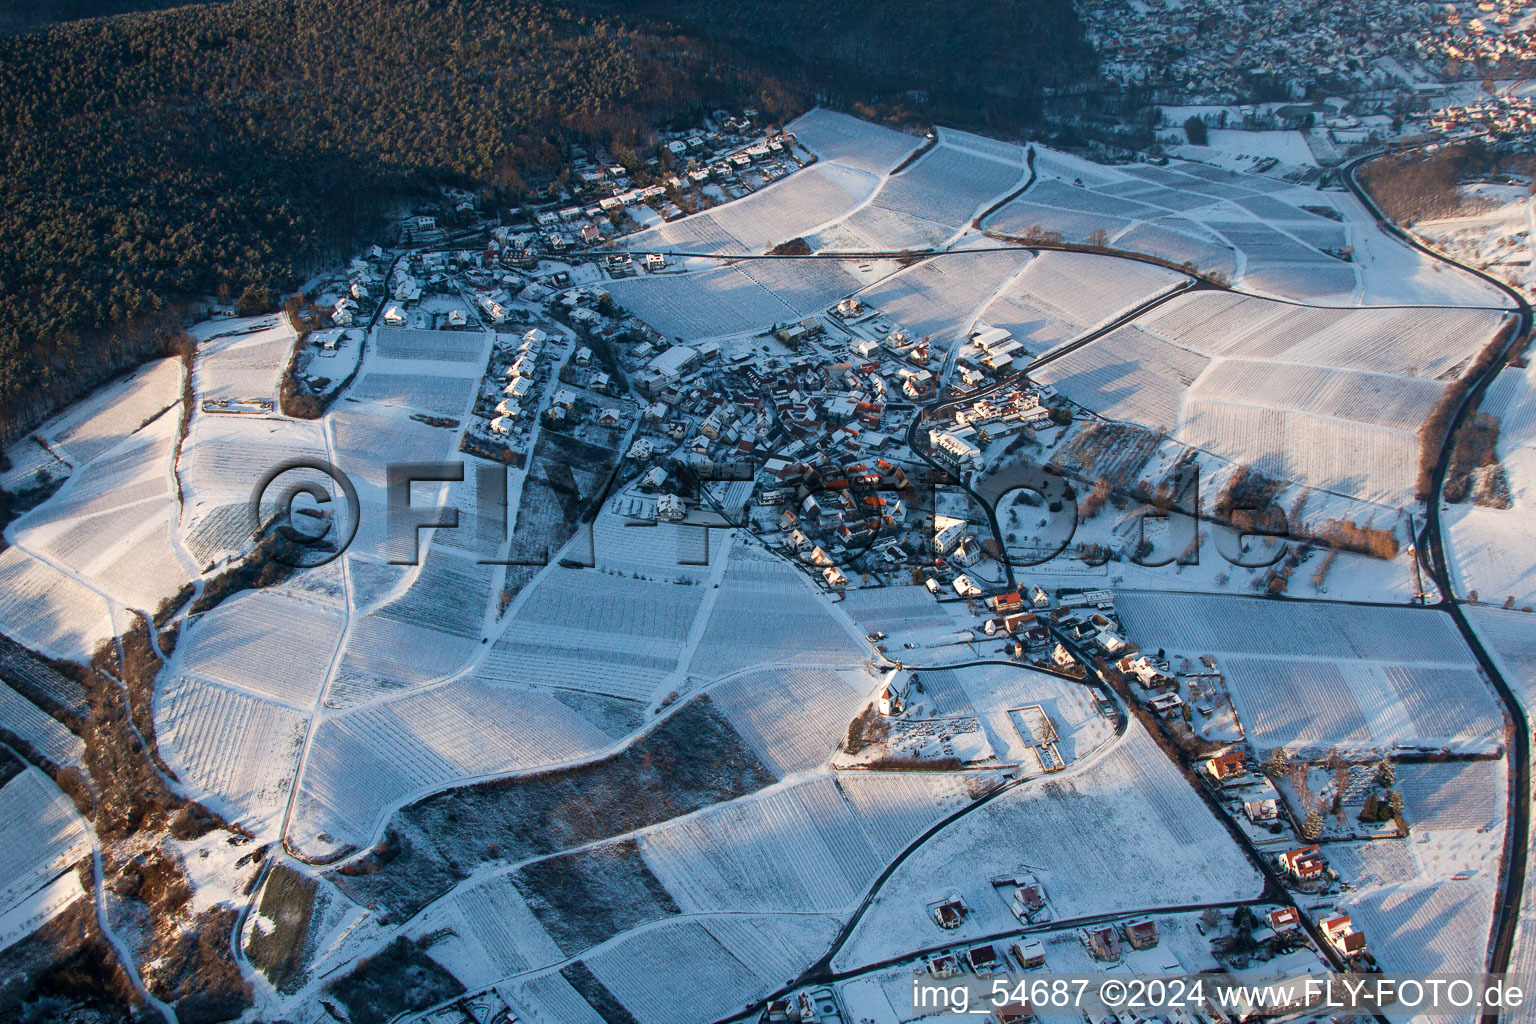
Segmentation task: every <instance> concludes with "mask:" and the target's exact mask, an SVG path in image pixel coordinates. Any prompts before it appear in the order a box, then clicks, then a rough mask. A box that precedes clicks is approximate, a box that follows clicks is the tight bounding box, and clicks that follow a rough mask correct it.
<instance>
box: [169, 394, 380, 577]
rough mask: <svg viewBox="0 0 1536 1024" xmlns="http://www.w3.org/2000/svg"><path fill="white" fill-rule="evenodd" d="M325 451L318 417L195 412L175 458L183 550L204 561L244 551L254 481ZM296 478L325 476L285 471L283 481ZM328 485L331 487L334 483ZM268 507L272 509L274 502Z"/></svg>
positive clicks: (249, 530)
mask: <svg viewBox="0 0 1536 1024" xmlns="http://www.w3.org/2000/svg"><path fill="white" fill-rule="evenodd" d="M325 457H326V451H325V444H324V439H323V436H322V434H321V427H320V424H319V423H317V422H299V421H296V420H276V419H245V418H243V417H239V416H216V415H210V414H207V413H201V412H197V413H194V414H193V416H192V426H191V429H190V431H189V432H188V434H187V439H186V442H185V443H184V444H183V446H182V452H181V459H180V464H179V474H180V477H181V488H182V494H183V516H182V522H181V534H182V538H183V542H184V543H185V544H186V546H187V550H188V552H189V553H190V554H191V555H192V557H193V558H194V559H196V560H197V562H198V563H199V564H201V565H205V566H206V565H208V564H209V563H212V562H214V561H216V560H218V559H221V558H226V557H230V556H233V555H238V554H241V553H243V552H244V551H245V550H246V549H248V548H249V547H250V545H251V543H252V533H253V530H252V524H251V517H250V501H251V492H252V491H253V490H254V489H255V487H256V485H257V483H259V482H260V481H261V480H262V479H263V478H264V477H265V476H266V474H267V473H269V472H271V471H272V470H274V469H276V468H277V467H279V466H282V465H285V464H290V463H291V462H293V461H294V460H299V459H314V460H320V459H324V458H325ZM341 468H342V469H345V470H348V471H350V467H346V466H342V467H341ZM301 478H303V479H312V480H314V481H315V482H317V483H324V482H325V478H324V477H322V476H320V475H319V474H314V473H308V474H294V475H293V476H289V475H285V476H284V477H283V480H282V483H288V482H290V481H297V480H298V479H301ZM329 489H331V490H332V491H334V489H335V485H334V484H330V485H329ZM263 511H268V510H267V509H264V510H263ZM270 511H272V512H275V511H276V508H275V506H273V507H272V508H271V509H270Z"/></svg>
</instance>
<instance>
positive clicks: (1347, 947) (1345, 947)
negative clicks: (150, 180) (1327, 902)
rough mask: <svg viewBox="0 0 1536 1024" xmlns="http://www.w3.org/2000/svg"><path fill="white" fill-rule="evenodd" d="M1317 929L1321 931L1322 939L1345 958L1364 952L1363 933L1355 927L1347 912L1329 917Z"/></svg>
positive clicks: (1348, 958)
mask: <svg viewBox="0 0 1536 1024" xmlns="http://www.w3.org/2000/svg"><path fill="white" fill-rule="evenodd" d="M1319 929H1320V930H1321V931H1322V933H1323V940H1324V941H1325V942H1327V943H1328V945H1330V946H1332V947H1333V949H1334V951H1335V952H1336V953H1338V954H1339V956H1341V957H1343V958H1344V959H1345V960H1350V959H1352V958H1354V957H1357V956H1361V955H1363V954H1364V953H1365V952H1366V946H1365V933H1364V932H1362V931H1361V930H1360V929H1358V928H1356V927H1355V925H1354V923H1353V922H1352V921H1350V919H1349V915H1348V914H1340V915H1339V916H1338V917H1332V918H1329V919H1328V920H1326V921H1324V922H1322V924H1321V925H1320V926H1319Z"/></svg>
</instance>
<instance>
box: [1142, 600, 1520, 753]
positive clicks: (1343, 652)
mask: <svg viewBox="0 0 1536 1024" xmlns="http://www.w3.org/2000/svg"><path fill="white" fill-rule="evenodd" d="M1116 607H1117V608H1118V609H1119V611H1120V612H1121V614H1122V616H1123V621H1124V623H1125V628H1126V631H1127V633H1128V635H1129V636H1130V637H1131V639H1133V640H1135V641H1136V642H1137V643H1138V644H1140V645H1141V646H1142V648H1143V649H1146V650H1157V649H1159V648H1161V649H1164V650H1167V651H1169V652H1173V653H1176V654H1179V655H1182V656H1185V657H1187V658H1190V659H1196V658H1198V657H1200V656H1201V655H1211V656H1214V657H1215V659H1216V663H1217V670H1218V671H1220V672H1222V673H1223V675H1224V676H1225V679H1226V684H1227V687H1228V689H1229V691H1230V692H1231V694H1232V697H1233V700H1234V701H1235V703H1236V707H1237V711H1238V715H1239V717H1240V718H1241V720H1242V722H1243V725H1244V727H1245V728H1246V729H1247V733H1248V738H1249V740H1250V741H1251V742H1252V743H1253V744H1254V745H1255V746H1256V747H1258V748H1260V749H1271V748H1274V747H1281V746H1284V747H1290V748H1296V747H1303V748H1318V749H1327V748H1329V747H1332V746H1339V747H1341V748H1354V749H1381V750H1387V749H1391V748H1393V747H1395V746H1397V745H1406V746H1415V745H1425V746H1433V747H1439V746H1446V747H1452V748H1456V749H1462V750H1476V751H1491V750H1495V749H1498V748H1499V747H1500V746H1501V744H1502V735H1503V728H1502V717H1501V714H1500V710H1499V706H1498V704H1497V701H1496V699H1495V697H1494V694H1493V691H1492V689H1491V688H1490V687H1489V685H1488V684H1487V683H1486V682H1484V681H1483V679H1482V677H1481V675H1480V673H1479V672H1478V669H1477V664H1476V662H1475V661H1474V660H1473V658H1472V655H1471V652H1470V651H1468V650H1467V649H1466V646H1465V645H1464V644H1463V643H1462V642H1461V638H1460V636H1459V635H1458V634H1457V633H1456V631H1455V628H1454V627H1453V626H1452V625H1451V622H1450V619H1449V617H1448V616H1446V615H1444V614H1443V613H1441V612H1436V611H1431V610H1428V609H1414V608H1392V607H1374V608H1372V607H1356V606H1346V605H1334V606H1329V605H1319V604H1307V603H1303V602H1286V603H1284V604H1278V603H1274V602H1270V601H1266V600H1263V599H1257V598H1227V597H1216V596H1194V595H1172V594H1167V595H1164V594H1155V593H1147V592H1137V593H1125V594H1121V595H1119V597H1118V598H1117V600H1116Z"/></svg>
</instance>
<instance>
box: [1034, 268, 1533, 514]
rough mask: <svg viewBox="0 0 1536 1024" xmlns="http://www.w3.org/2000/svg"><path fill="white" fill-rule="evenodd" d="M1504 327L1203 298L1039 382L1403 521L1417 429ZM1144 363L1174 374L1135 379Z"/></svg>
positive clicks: (1481, 316)
mask: <svg viewBox="0 0 1536 1024" xmlns="http://www.w3.org/2000/svg"><path fill="white" fill-rule="evenodd" d="M1504 319H1505V314H1504V313H1502V312H1500V311H1498V310H1462V309H1428V308H1415V309H1355V310H1349V309H1330V308H1316V307H1308V306H1298V305H1294V304H1291V303H1284V302H1277V301H1273V300H1268V299H1262V298H1256V297H1253V296H1247V295H1239V294H1235V293H1221V292H1211V291H1203V292H1198V293H1191V294H1188V295H1180V296H1176V297H1175V298H1173V299H1171V300H1170V301H1168V302H1166V303H1163V304H1162V305H1160V306H1159V307H1157V308H1156V309H1154V310H1153V311H1151V312H1150V313H1148V314H1147V315H1146V316H1144V317H1141V318H1140V319H1138V320H1137V321H1136V322H1135V323H1134V324H1132V325H1127V326H1126V327H1125V328H1122V329H1120V330H1117V331H1115V332H1111V333H1110V334H1109V335H1106V336H1105V337H1104V338H1102V339H1099V340H1098V341H1096V342H1094V343H1093V344H1091V345H1087V346H1085V347H1084V348H1082V349H1080V350H1078V351H1076V352H1072V353H1070V354H1069V355H1067V356H1066V357H1065V358H1063V359H1062V360H1060V361H1059V362H1056V363H1052V364H1050V365H1048V366H1047V367H1045V368H1044V370H1043V371H1042V372H1041V374H1040V376H1041V378H1042V379H1043V380H1046V381H1047V382H1049V383H1054V384H1056V386H1057V387H1058V389H1059V390H1061V391H1062V392H1063V393H1064V394H1066V395H1067V397H1069V398H1071V399H1072V400H1073V401H1076V402H1078V403H1079V404H1081V405H1084V406H1086V407H1087V408H1089V409H1091V410H1093V411H1095V412H1098V413H1100V414H1101V415H1104V416H1106V417H1109V418H1114V419H1120V420H1125V421H1128V422H1135V423H1139V424H1142V425H1145V426H1148V427H1151V428H1153V429H1157V430H1160V431H1162V432H1164V433H1166V434H1168V436H1170V437H1172V438H1174V439H1175V440H1177V441H1179V442H1181V443H1183V444H1186V445H1189V446H1190V447H1193V448H1197V449H1200V450H1202V451H1204V452H1207V453H1208V454H1211V455H1215V456H1218V457H1219V458H1222V459H1225V460H1228V461H1229V462H1231V463H1234V464H1247V465H1251V466H1252V467H1253V468H1255V469H1258V470H1260V471H1261V472H1264V473H1266V474H1267V475H1269V476H1271V477H1274V478H1276V479H1279V480H1286V481H1291V482H1294V483H1296V484H1299V485H1301V486H1304V487H1308V488H1313V489H1316V490H1319V491H1323V492H1329V493H1333V494H1337V495H1340V496H1343V497H1348V498H1354V499H1359V500H1364V501H1369V502H1375V503H1378V504H1382V505H1387V506H1391V507H1401V506H1402V505H1404V504H1406V503H1408V502H1410V501H1412V498H1413V493H1414V488H1415V485H1416V473H1417V467H1418V457H1419V448H1420V440H1419V437H1418V429H1419V426H1420V424H1422V423H1423V422H1424V420H1425V419H1427V418H1428V416H1429V415H1430V413H1431V412H1432V410H1433V409H1434V407H1435V405H1436V404H1437V403H1438V401H1439V400H1440V397H1441V396H1442V395H1443V393H1444V386H1443V385H1442V384H1441V383H1440V381H1441V380H1443V379H1449V378H1451V377H1454V376H1455V375H1456V374H1458V373H1459V372H1460V371H1461V370H1462V368H1463V367H1464V365H1465V360H1466V359H1470V358H1471V356H1472V355H1473V354H1474V353H1475V352H1476V351H1477V349H1478V348H1480V347H1481V346H1482V345H1484V344H1486V343H1487V342H1488V340H1489V339H1491V338H1492V337H1493V336H1494V334H1495V333H1496V332H1497V331H1498V330H1499V329H1500V325H1501V323H1502V322H1503V321H1504ZM1159 339H1160V340H1159ZM1095 350H1098V351H1095ZM1206 356H1210V357H1213V358H1215V359H1216V360H1217V361H1216V362H1213V363H1211V364H1210V366H1209V368H1208V369H1205V371H1204V373H1203V375H1201V374H1200V364H1198V363H1197V362H1196V360H1199V359H1203V358H1204V357H1206ZM1137 358H1140V359H1141V360H1142V361H1143V362H1145V361H1148V360H1153V359H1157V360H1162V361H1163V362H1165V363H1168V364H1169V365H1166V366H1165V365H1157V366H1156V367H1155V368H1154V369H1153V370H1152V371H1151V372H1149V373H1147V374H1146V376H1145V377H1144V378H1143V377H1138V376H1135V375H1134V372H1133V371H1134V370H1135V369H1136V368H1138V367H1140V366H1141V363H1139V362H1137V361H1136V359H1137ZM1080 364H1081V365H1080ZM1074 373H1075V374H1077V376H1076V378H1075V379H1074V376H1073V375H1074ZM1196 376H1198V377H1199V379H1198V382H1196ZM1191 385H1193V386H1191ZM1170 423H1173V424H1174V427H1173V429H1170V427H1169V424H1170Z"/></svg>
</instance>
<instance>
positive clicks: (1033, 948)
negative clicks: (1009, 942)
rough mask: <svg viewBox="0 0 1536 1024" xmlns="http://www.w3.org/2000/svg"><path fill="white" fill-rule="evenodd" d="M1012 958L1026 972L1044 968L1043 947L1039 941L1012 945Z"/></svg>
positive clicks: (1030, 940) (1033, 940) (1034, 940)
mask: <svg viewBox="0 0 1536 1024" xmlns="http://www.w3.org/2000/svg"><path fill="white" fill-rule="evenodd" d="M1013 958H1014V959H1015V960H1017V961H1018V963H1019V966H1020V967H1021V968H1023V969H1024V970H1026V971H1032V970H1034V969H1035V968H1037V967H1044V966H1045V945H1044V944H1043V943H1041V941H1040V940H1039V939H1029V940H1027V941H1025V942H1016V943H1014V944H1013Z"/></svg>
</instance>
